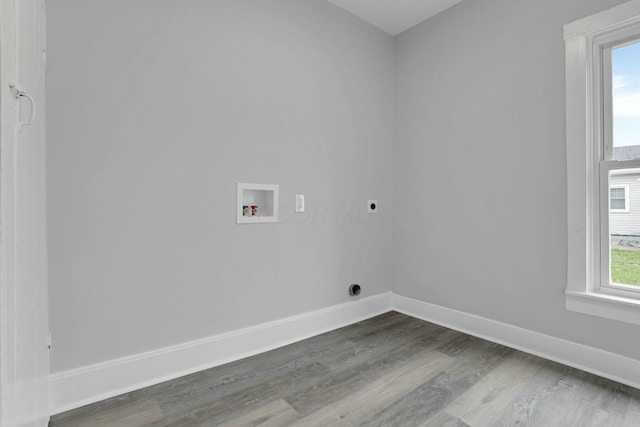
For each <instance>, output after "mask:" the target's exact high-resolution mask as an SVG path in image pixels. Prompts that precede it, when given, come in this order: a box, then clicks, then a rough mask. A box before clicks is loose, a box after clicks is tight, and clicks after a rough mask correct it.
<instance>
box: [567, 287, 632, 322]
mask: <svg viewBox="0 0 640 427" xmlns="http://www.w3.org/2000/svg"><path fill="white" fill-rule="evenodd" d="M565 294H566V299H565V301H566V307H567V310H570V311H576V312H578V313H584V314H590V315H592V316H598V317H602V318H605V319H611V320H617V321H619V322H624V323H631V324H634V325H640V300H637V299H632V298H625V297H619V296H613V295H605V294H600V293H595V292H577V291H566V292H565Z"/></svg>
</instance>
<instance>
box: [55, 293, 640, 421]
mask: <svg viewBox="0 0 640 427" xmlns="http://www.w3.org/2000/svg"><path fill="white" fill-rule="evenodd" d="M391 310H395V311H398V312H400V313H404V314H407V315H409V316H412V317H416V318H418V319H422V320H426V321H428V322H432V323H435V324H438V325H442V326H445V327H447V328H450V329H454V330H457V331H460V332H463V333H466V334H469V335H473V336H476V337H479V338H483V339H486V340H489V341H492V342H496V343H499V344H503V345H505V346H507V347H511V348H515V349H518V350H521V351H524V352H527V353H531V354H535V355H537V356H540V357H543V358H545V359H549V360H553V361H555V362H559V363H562V364H564V365H568V366H572V367H575V368H578V369H581V370H583V371H587V372H591V373H593V374H596V375H599V376H601V377H604V378H609V379H611V380H614V381H618V382H620V383H623V384H627V385H629V386H632V387H635V388H639V389H640V360H635V359H631V358H628V357H624V356H621V355H618V354H614V353H609V352H607V351H604V350H600V349H597V348H593V347H589V346H586V345H582V344H577V343H574V342H571V341H567V340H563V339H560V338H555V337H552V336H549V335H544V334H541V333H538V332H534V331H531V330H528V329H523V328H519V327H517V326H513V325H509V324H506V323H502V322H498V321H495V320H491V319H487V318H485V317H480V316H476V315H473V314H468V313H464V312H461V311H457V310H453V309H450V308H446V307H442V306H438V305H434V304H429V303H426V302H423V301H419V300H415V299H412V298H407V297H403V296H400V295H396V294H392V293H391V292H388V293H384V294H380V295H374V296H372V297H368V298H363V299H360V300H357V301H354V302H348V303H345V304H340V305H336V306H332V307H328V308H325V309H321V310H317V311H312V312H309V313H304V314H301V315H298V316H293V317H289V318H286V319H281V320H276V321H273V322H268V323H264V324H260V325H257V326H253V327H250V328H246V329H240V330H237V331H232V332H229V333H225V334H221V335H216V336H212V337H209V338H204V339H201V340H197V341H191V342H188V343H184V344H179V345H175V346H171V347H166V348H162V349H159V350H154V351H150V352H147V353H142V354H136V355H133V356H129V357H124V358H121V359H116V360H110V361H107V362H103V363H98V364H95V365H90V366H85V367H82V368H78V369H72V370H69V371H64V372H60V373H55V374H52V375H51V376H50V384H51V387H50V394H51V413H52V414H58V413H60V412H64V411H67V410H70V409H74V408H78V407H80V406H84V405H87V404H89V403H93V402H97V401H100V400H103V399H107V398H109V397H113V396H117V395H119V394H122V393H127V392H129V391H133V390H137V389H140V388H143V387H147V386H150V385H153V384H158V383H160V382H163V381H167V380H170V379H174V378H178V377H181V376H183V375H188V374H191V373H194V372H198V371H201V370H204V369H208V368H212V367H214V366H219V365H222V364H225V363H229V362H232V361H235V360H239V359H242V358H245V357H249V356H253V355H255V354H259V353H262V352H265V351H269V350H273V349H275V348H278V347H282V346H285V345H288V344H291V343H293V342H296V341H300V340H303V339H306V338H309V337H312V336H315V335H318V334H321V333H324V332H327V331H331V330H334V329H337V328H340V327H343V326H346V325H349V324H351V323H355V322H358V321H361V320H364V319H368V318H370V317H373V316H377V315H379V314H382V313H386V312H388V311H391ZM212 355H213V356H212Z"/></svg>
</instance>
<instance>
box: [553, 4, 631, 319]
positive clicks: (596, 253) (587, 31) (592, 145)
mask: <svg viewBox="0 0 640 427" xmlns="http://www.w3.org/2000/svg"><path fill="white" fill-rule="evenodd" d="M565 44H566V88H567V91H566V96H567V99H566V101H567V186H568V188H567V206H568V227H569V228H568V277H567V290H566V306H567V309H569V310H573V311H578V312H582V313H587V314H592V315H596V316H600V317H605V318H610V319H615V320H619V321H623V322H629V323H635V324H638V325H640V285H639V284H640V251H637V250H630V249H631V246H629V247H627V246H626V244H627V243H629V244H630V245H631V244H638V243H640V212H638V214H639V215H638V218H636V217H635V215H634V212H635V211H634V210H633V209H631V206H632V205H633V203H634V199H633V194H640V181H639V179H640V0H633V1H630V2H627V3H624V4H622V5H620V6H618V7H615V8H613V9H609V10H606V11H604V12H601V13H598V14H595V15H592V16H590V17H587V18H584V19H581V20H579V21H576V22H574V23H571V24H568V25H566V26H565ZM636 186H638V187H637V188H638V193H635V191H634V189H635V188H636ZM636 237H637V239H636V240H634V239H635V238H636ZM634 242H635V243H634ZM634 249H635V248H634ZM636 258H638V262H637V264H634V262H635V259H636Z"/></svg>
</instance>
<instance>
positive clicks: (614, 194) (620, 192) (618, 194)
mask: <svg viewBox="0 0 640 427" xmlns="http://www.w3.org/2000/svg"><path fill="white" fill-rule="evenodd" d="M611 198H612V199H624V188H612V189H611Z"/></svg>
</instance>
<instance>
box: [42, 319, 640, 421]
mask: <svg viewBox="0 0 640 427" xmlns="http://www.w3.org/2000/svg"><path fill="white" fill-rule="evenodd" d="M50 426H51V427H59V426H72V427H77V426H91V427H104V426H118V427H120V426H159V427H163V426H189V427H190V426H434V427H464V426H469V427H484V426H544V427H547V426H551V427H555V426H557V427H569V426H579V427H591V426H594V427H595V426H606V427H638V426H640V391H639V390H637V389H634V388H631V387H628V386H625V385H622V384H619V383H616V382H613V381H609V380H605V379H603V378H600V377H597V376H595V375H591V374H588V373H586V372H583V371H579V370H577V369H573V368H569V367H567V366H564V365H560V364H558V363H554V362H550V361H548V360H545V359H541V358H539V357H535V356H532V355H529V354H526V353H522V352H520V351H516V350H513V349H510V348H507V347H504V346H501V345H499V344H494V343H491V342H488V341H484V340H482V339H479V338H475V337H471V336H469V335H465V334H462V333H459V332H455V331H452V330H450V329H447V328H443V327H441V326H437V325H434V324H432V323H428V322H424V321H421V320H418V319H414V318H411V317H408V316H405V315H402V314H399V313H395V312H390V313H387V314H383V315H381V316H378V317H375V318H372V319H369V320H366V321H363V322H360V323H356V324H353V325H350V326H347V327H345V328H342V329H339V330H336V331H332V332H328V333H326V334H322V335H319V336H317V337H313V338H310V339H307V340H304V341H301V342H298V343H295V344H292V345H289V346H286V347H283V348H279V349H277V350H273V351H270V352H268V353H264V354H260V355H257V356H254V357H250V358H247V359H243V360H239V361H237V362H233V363H229V364H227V365H223V366H219V367H216V368H212V369H209V370H206V371H203V372H199V373H196V374H193V375H189V376H185V377H182V378H178V379H175V380H172V381H167V382H164V383H161V384H158V385H155V386H151V387H147V388H145V389H141V390H137V391H134V392H131V393H127V394H124V395H121V396H117V397H114V398H112V399H108V400H105V401H102V402H98V403H95V404H92V405H88V406H85V407H82V408H79V409H75V410H73V411H69V412H65V413H62V414H59V415H56V416H54V417H53V418H52V420H51V424H50Z"/></svg>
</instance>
